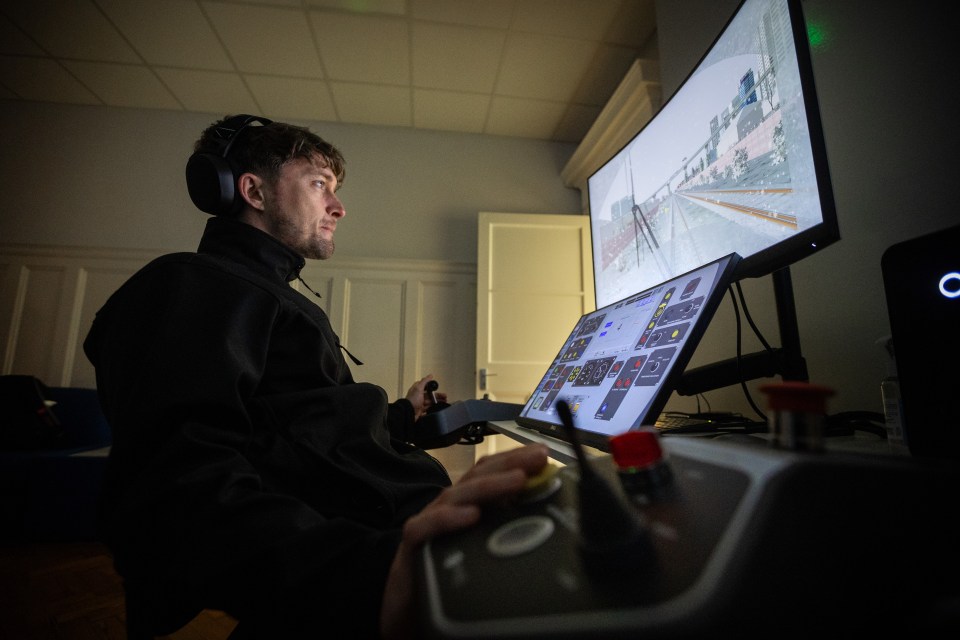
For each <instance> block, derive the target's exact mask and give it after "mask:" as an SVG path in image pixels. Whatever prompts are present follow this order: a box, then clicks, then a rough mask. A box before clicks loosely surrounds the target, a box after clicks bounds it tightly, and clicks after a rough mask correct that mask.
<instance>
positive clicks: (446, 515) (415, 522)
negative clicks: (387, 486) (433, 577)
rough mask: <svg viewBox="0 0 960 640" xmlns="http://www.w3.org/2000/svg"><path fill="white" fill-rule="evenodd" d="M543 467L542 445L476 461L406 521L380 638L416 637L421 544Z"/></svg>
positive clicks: (470, 521) (473, 516)
mask: <svg viewBox="0 0 960 640" xmlns="http://www.w3.org/2000/svg"><path fill="white" fill-rule="evenodd" d="M424 380H426V379H424ZM545 464H547V447H546V446H545V445H542V444H531V445H527V446H525V447H521V448H519V449H511V450H510V451H505V452H503V453H498V454H495V455H492V456H488V457H484V458H481V459H480V460H478V461H477V463H476V464H475V465H474V466H473V467H472V468H471V469H470V470H469V471H467V473H465V474H464V475H463V477H462V478H461V479H460V480H459V482H457V483H456V484H455V485H453V486H452V487H448V488H447V489H445V490H444V491H443V493H441V494H440V495H439V496H437V498H436V499H435V500H434V501H433V502H431V503H430V504H428V505H427V506H426V507H425V508H424V509H423V510H422V511H421V512H420V513H418V514H416V515H415V516H412V517H411V518H410V519H409V520H407V522H406V523H405V524H404V526H403V538H402V540H401V541H400V547H399V548H398V549H397V554H396V556H394V559H393V565H392V566H391V567H390V574H389V575H388V576H387V584H386V590H385V591H384V594H383V606H382V608H381V610H380V631H381V633H382V634H383V637H384V638H388V639H390V640H399V639H401V638H413V637H416V625H415V615H414V611H413V607H414V597H413V591H414V580H413V566H414V565H413V563H414V562H416V558H417V550H418V549H419V548H420V546H421V545H422V544H423V543H424V542H426V541H427V540H429V539H430V538H433V537H435V536H437V535H440V534H443V533H450V532H453V531H458V530H460V529H465V528H467V527H469V526H471V525H474V524H476V523H477V521H478V520H479V519H480V507H481V505H484V504H489V503H493V502H496V501H499V500H506V499H508V498H510V497H511V496H514V495H516V494H517V493H519V492H520V491H521V490H522V489H523V487H524V484H525V483H526V480H527V478H528V477H530V476H533V475H535V474H536V473H537V472H539V471H541V470H542V469H543V467H544V465H545Z"/></svg>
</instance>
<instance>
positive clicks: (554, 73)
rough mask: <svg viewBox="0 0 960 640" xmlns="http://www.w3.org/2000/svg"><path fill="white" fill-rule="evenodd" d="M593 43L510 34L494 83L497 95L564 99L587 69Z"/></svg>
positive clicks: (591, 57)
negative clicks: (497, 76)
mask: <svg viewBox="0 0 960 640" xmlns="http://www.w3.org/2000/svg"><path fill="white" fill-rule="evenodd" d="M597 46H598V45H596V44H595V43H591V42H586V41H583V40H571V39H570V38H556V37H553V36H537V35H525V36H521V35H518V34H512V35H511V36H510V37H509V38H508V39H507V46H506V51H505V53H504V57H503V63H502V64H501V71H500V78H499V80H497V87H496V93H497V94H498V95H504V96H513V97H517V98H534V99H537V100H556V101H565V100H568V99H569V98H570V97H571V96H572V95H573V94H574V93H575V91H576V89H577V86H578V84H579V83H580V79H581V78H582V77H583V75H584V74H585V73H586V72H587V70H588V69H589V65H590V61H591V60H592V59H593V56H594V53H595V52H596V50H597Z"/></svg>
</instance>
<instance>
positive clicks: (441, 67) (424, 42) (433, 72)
mask: <svg viewBox="0 0 960 640" xmlns="http://www.w3.org/2000/svg"><path fill="white" fill-rule="evenodd" d="M505 42H506V32H505V31H497V30H493V29H479V28H468V27H459V26H447V25H436V24H427V23H416V24H414V26H413V85H414V86H415V87H425V88H431V89H452V90H455V91H475V92H483V93H490V92H491V91H493V87H494V83H495V82H496V78H497V69H498V67H499V65H500V57H501V55H502V52H503V47H504V43H505Z"/></svg>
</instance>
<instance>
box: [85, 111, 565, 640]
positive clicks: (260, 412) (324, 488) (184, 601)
mask: <svg viewBox="0 0 960 640" xmlns="http://www.w3.org/2000/svg"><path fill="white" fill-rule="evenodd" d="M208 174H212V175H208ZM187 176H188V186H189V188H190V192H191V197H193V199H194V201H195V202H196V203H197V204H198V206H201V208H203V209H204V210H207V211H212V212H215V213H218V215H216V216H214V217H213V218H211V219H210V220H209V221H208V224H207V227H206V229H205V231H204V234H203V237H202V239H201V240H200V244H199V247H198V250H197V252H196V253H177V254H170V255H167V256H163V257H161V258H159V259H157V260H155V261H153V262H152V263H150V264H149V265H147V266H146V267H144V268H143V269H142V270H141V271H139V272H138V273H137V274H135V275H134V276H133V277H132V278H130V280H129V281H128V282H127V283H125V284H124V285H123V286H122V287H121V288H120V289H119V290H118V291H117V292H116V293H115V294H114V295H113V296H111V298H110V300H108V302H107V303H106V304H105V305H104V307H103V308H102V309H101V310H100V311H99V313H98V314H97V317H96V320H95V321H94V324H93V327H92V329H91V331H90V334H89V335H88V337H87V340H86V342H85V343H84V349H85V352H86V354H87V356H88V358H89V359H90V361H91V362H92V363H93V364H94V366H95V368H96V373H97V387H98V391H99V394H100V397H101V403H102V405H103V408H104V411H105V413H106V415H107V418H108V420H109V422H110V424H111V427H112V429H113V446H112V449H111V454H110V459H109V465H108V472H107V478H106V486H105V490H104V499H103V509H102V517H101V520H102V523H103V535H104V539H105V541H106V542H107V544H108V545H109V547H110V548H111V550H112V552H113V554H114V557H115V562H116V567H117V570H118V572H119V573H120V574H121V575H122V576H123V578H124V580H125V584H126V587H127V593H128V597H130V598H131V599H132V601H135V602H143V603H145V604H146V605H148V607H147V608H148V610H149V611H148V612H149V614H150V615H151V616H152V617H154V618H155V619H157V620H158V621H160V622H161V623H163V624H164V625H165V626H166V628H167V631H170V630H172V629H173V628H175V627H176V626H178V625H182V624H184V623H186V622H187V621H188V620H189V619H190V617H192V616H193V615H194V614H195V613H196V612H197V611H199V610H200V609H202V608H212V609H221V610H225V611H227V612H229V613H230V614H232V615H233V616H235V617H236V618H238V619H239V620H240V626H241V627H242V628H244V629H245V630H246V631H248V632H251V631H252V632H253V633H252V635H253V636H254V637H270V638H291V637H299V636H303V635H307V634H310V635H316V634H317V633H318V631H319V630H322V629H324V628H334V629H351V637H374V636H376V635H377V634H378V633H379V634H382V635H384V636H387V637H402V636H404V635H405V634H409V633H411V632H412V629H413V626H412V625H413V622H412V617H411V609H412V605H413V602H412V589H413V578H412V575H413V572H412V565H413V562H414V561H415V554H416V549H417V548H418V546H419V545H421V544H422V543H423V542H424V541H425V540H427V539H429V538H430V537H432V536H435V535H437V534H439V533H444V532H449V531H453V530H457V529H460V528H463V527H466V526H469V525H471V524H473V523H474V522H476V521H477V519H478V518H479V514H480V506H481V505H482V504H484V503H487V502H490V501H492V500H497V499H501V498H503V497H504V496H509V495H511V494H514V493H517V492H518V491H520V490H521V489H522V487H523V485H524V483H525V481H526V478H527V476H529V475H533V474H535V473H536V472H537V471H539V470H540V469H541V468H542V467H543V466H544V464H545V463H546V450H545V448H544V447H526V448H521V449H517V450H513V451H510V452H508V453H505V454H500V455H498V456H491V457H490V458H487V459H485V460H482V461H481V462H480V463H478V464H477V465H476V466H475V467H474V468H473V469H471V470H470V471H469V472H467V473H466V474H465V475H464V476H463V478H462V479H461V481H459V482H458V483H457V484H456V485H453V486H451V483H450V479H449V477H448V476H447V474H446V472H445V470H444V469H443V467H442V466H441V465H440V464H439V463H438V462H437V461H436V460H435V459H434V458H432V457H431V456H429V455H428V454H426V453H425V452H423V451H422V450H420V449H418V448H416V447H414V446H412V445H410V444H408V442H409V441H410V440H412V439H413V438H412V437H411V436H412V434H413V433H414V430H415V429H416V420H417V418H418V417H419V416H420V415H422V414H423V413H424V412H425V411H426V409H427V408H428V407H429V404H430V400H429V398H428V397H427V396H426V394H425V393H424V390H425V385H426V384H427V382H428V381H429V380H430V379H431V377H430V376H427V377H425V378H423V379H421V380H419V381H418V382H417V383H415V384H414V385H413V386H412V387H411V389H410V391H409V392H408V393H407V396H406V398H403V399H400V400H398V401H396V402H393V403H388V402H387V398H386V394H385V392H384V391H383V390H382V389H380V388H379V387H376V386H374V385H371V384H366V383H356V382H355V381H354V380H353V378H352V376H351V373H350V370H349V368H348V366H347V364H346V362H345V361H344V358H343V354H342V353H341V346H340V343H339V339H338V338H337V336H336V334H335V333H334V331H333V330H332V328H331V326H330V323H329V321H328V319H327V317H326V315H325V314H324V313H323V311H322V310H320V308H319V307H317V306H316V305H315V304H313V303H312V302H310V301H309V300H308V299H306V298H305V297H304V296H303V295H301V294H300V293H298V292H296V291H294V290H293V289H292V288H291V287H290V286H289V282H291V281H292V280H294V279H295V278H298V277H299V273H300V270H301V268H302V267H303V265H304V259H305V258H311V259H321V260H322V259H326V258H329V257H330V256H331V255H332V254H333V251H334V232H335V230H336V227H337V224H338V223H339V222H340V221H341V220H342V219H343V217H344V215H345V211H344V208H343V204H342V203H341V201H340V199H339V197H338V196H337V190H338V188H339V186H340V184H341V183H342V181H343V177H344V170H343V158H342V156H341V155H340V152H339V151H337V149H336V148H334V147H333V146H332V145H330V144H328V143H327V142H325V141H324V140H322V139H321V138H319V137H318V136H316V135H315V134H313V133H311V132H309V131H308V130H307V129H304V128H300V127H295V126H291V125H287V124H283V123H275V122H270V121H269V120H266V119H263V118H254V117H250V116H243V117H234V118H225V119H223V120H221V121H219V122H217V123H214V124H213V125H211V126H210V127H209V128H208V129H207V130H206V131H205V132H204V133H203V135H202V136H201V138H200V139H199V140H198V141H197V143H196V146H195V152H194V154H193V156H191V158H190V161H189V163H188V170H187ZM223 176H226V179H223V180H221V178H223ZM218 185H219V186H218ZM211 190H212V192H213V196H214V197H213V198H212V199H211V198H210V197H209V196H211ZM221 191H222V193H221ZM211 202H213V204H211Z"/></svg>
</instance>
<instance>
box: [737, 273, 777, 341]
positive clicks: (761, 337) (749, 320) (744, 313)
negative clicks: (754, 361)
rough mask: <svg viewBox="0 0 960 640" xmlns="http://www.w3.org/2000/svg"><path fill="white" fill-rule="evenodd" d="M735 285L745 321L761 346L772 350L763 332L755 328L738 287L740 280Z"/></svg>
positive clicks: (745, 300) (741, 291)
mask: <svg viewBox="0 0 960 640" xmlns="http://www.w3.org/2000/svg"><path fill="white" fill-rule="evenodd" d="M736 286H737V295H739V296H740V306H741V307H743V315H744V317H745V318H746V319H747V323H748V324H749V325H750V328H751V329H753V333H754V335H756V336H757V339H758V340H760V344H762V345H763V348H764V349H766V350H767V351H770V352H772V351H773V347H771V346H770V343H769V342H767V339H766V338H764V337H763V334H762V333H761V332H760V329H759V328H757V325H756V323H754V321H753V318H752V317H751V316H750V311H749V310H748V309H747V299H746V298H744V296H743V289H742V288H741V287H740V282H739V281H738V282H737V283H736Z"/></svg>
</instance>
